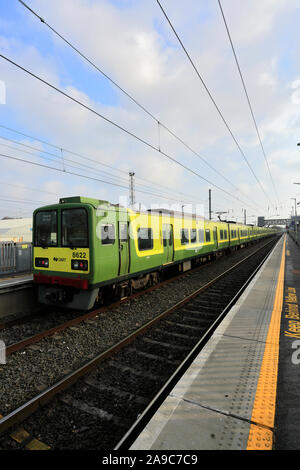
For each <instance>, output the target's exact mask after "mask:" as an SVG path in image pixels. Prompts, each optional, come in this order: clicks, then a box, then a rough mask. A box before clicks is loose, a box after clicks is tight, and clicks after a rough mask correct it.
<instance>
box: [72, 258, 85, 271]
mask: <svg viewBox="0 0 300 470" xmlns="http://www.w3.org/2000/svg"><path fill="white" fill-rule="evenodd" d="M71 269H75V270H76V271H88V269H89V263H88V261H87V260H82V261H79V260H75V259H72V261H71Z"/></svg>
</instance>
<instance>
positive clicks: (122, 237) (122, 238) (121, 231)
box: [119, 223, 128, 242]
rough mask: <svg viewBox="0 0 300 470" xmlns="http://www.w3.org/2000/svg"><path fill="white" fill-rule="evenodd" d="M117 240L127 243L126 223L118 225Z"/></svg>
mask: <svg viewBox="0 0 300 470" xmlns="http://www.w3.org/2000/svg"><path fill="white" fill-rule="evenodd" d="M119 238H120V242H127V240H128V229H127V224H126V223H124V224H122V223H119Z"/></svg>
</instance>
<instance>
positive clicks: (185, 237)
mask: <svg viewBox="0 0 300 470" xmlns="http://www.w3.org/2000/svg"><path fill="white" fill-rule="evenodd" d="M180 233H181V245H186V244H187V243H189V241H190V240H189V231H188V229H187V228H182V229H181V231H180Z"/></svg>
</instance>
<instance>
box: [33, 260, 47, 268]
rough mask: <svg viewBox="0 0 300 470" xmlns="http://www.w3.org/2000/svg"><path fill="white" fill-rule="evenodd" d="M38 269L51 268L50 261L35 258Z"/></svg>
mask: <svg viewBox="0 0 300 470" xmlns="http://www.w3.org/2000/svg"><path fill="white" fill-rule="evenodd" d="M35 266H36V268H49V259H48V258H35Z"/></svg>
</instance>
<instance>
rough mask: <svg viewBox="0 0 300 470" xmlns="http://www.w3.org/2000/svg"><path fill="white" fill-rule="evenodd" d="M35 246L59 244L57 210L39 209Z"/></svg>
mask: <svg viewBox="0 0 300 470" xmlns="http://www.w3.org/2000/svg"><path fill="white" fill-rule="evenodd" d="M34 244H35V246H57V211H39V212H37V213H36V215H35V233H34Z"/></svg>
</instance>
